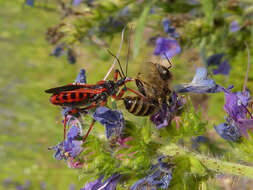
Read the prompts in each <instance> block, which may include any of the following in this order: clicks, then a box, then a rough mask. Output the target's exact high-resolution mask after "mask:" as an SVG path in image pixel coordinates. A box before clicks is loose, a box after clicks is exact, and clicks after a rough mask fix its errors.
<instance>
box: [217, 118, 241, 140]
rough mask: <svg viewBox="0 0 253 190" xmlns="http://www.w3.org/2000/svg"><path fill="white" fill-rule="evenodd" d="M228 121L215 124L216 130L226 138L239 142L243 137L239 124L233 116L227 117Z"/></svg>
mask: <svg viewBox="0 0 253 190" xmlns="http://www.w3.org/2000/svg"><path fill="white" fill-rule="evenodd" d="M226 120H227V122H225V123H221V124H219V125H217V126H214V128H215V130H216V132H217V133H218V134H219V135H220V136H221V137H222V138H223V139H225V140H227V141H233V142H238V141H239V140H240V138H241V133H240V131H239V129H238V126H237V125H236V123H235V122H234V121H233V119H231V118H227V119H226Z"/></svg>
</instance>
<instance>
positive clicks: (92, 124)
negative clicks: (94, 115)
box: [83, 119, 96, 142]
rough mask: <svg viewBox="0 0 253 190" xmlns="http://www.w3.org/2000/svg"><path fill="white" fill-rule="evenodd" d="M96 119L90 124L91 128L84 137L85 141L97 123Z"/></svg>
mask: <svg viewBox="0 0 253 190" xmlns="http://www.w3.org/2000/svg"><path fill="white" fill-rule="evenodd" d="M95 122H96V120H95V119H93V120H92V122H91V124H90V128H89V130H88V131H87V133H86V135H85V136H84V137H83V142H85V140H86V138H87V137H88V136H89V134H90V132H91V129H92V128H93V126H94V124H95Z"/></svg>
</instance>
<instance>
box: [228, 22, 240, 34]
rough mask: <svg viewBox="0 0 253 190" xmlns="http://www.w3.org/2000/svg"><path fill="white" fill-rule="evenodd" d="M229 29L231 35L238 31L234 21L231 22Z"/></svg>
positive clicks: (238, 26)
mask: <svg viewBox="0 0 253 190" xmlns="http://www.w3.org/2000/svg"><path fill="white" fill-rule="evenodd" d="M229 29H230V32H232V33H233V32H237V31H238V30H240V25H239V23H238V21H236V20H234V21H233V22H231V24H230V26H229Z"/></svg>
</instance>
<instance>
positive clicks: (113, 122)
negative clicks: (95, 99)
mask: <svg viewBox="0 0 253 190" xmlns="http://www.w3.org/2000/svg"><path fill="white" fill-rule="evenodd" d="M93 118H94V119H95V120H96V121H99V122H100V123H101V124H102V125H104V126H105V128H106V137H107V138H108V139H109V138H110V137H111V136H112V135H115V136H117V137H119V136H120V135H121V133H122V131H123V129H124V127H125V120H124V117H123V114H122V113H121V112H120V111H117V110H115V111H113V110H110V109H109V108H107V107H102V106H101V107H98V108H97V109H96V111H95V112H94V114H93Z"/></svg>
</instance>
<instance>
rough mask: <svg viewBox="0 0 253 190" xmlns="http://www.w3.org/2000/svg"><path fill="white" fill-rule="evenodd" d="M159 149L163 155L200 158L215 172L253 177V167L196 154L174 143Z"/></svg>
mask: <svg viewBox="0 0 253 190" xmlns="http://www.w3.org/2000/svg"><path fill="white" fill-rule="evenodd" d="M158 151H159V152H160V153H162V154H163V155H168V156H172V157H174V156H182V155H187V154H188V155H189V156H193V157H194V158H195V159H197V160H199V161H200V162H201V163H202V164H203V165H204V166H205V167H206V168H208V169H209V170H212V171H214V172H217V173H223V174H231V175H236V176H242V177H248V178H253V167H250V166H245V165H241V164H236V163H232V162H227V161H222V160H219V159H216V158H210V157H208V156H205V155H201V154H196V153H193V152H190V151H189V150H187V149H185V148H182V147H180V146H178V145H176V144H173V143H171V144H170V145H166V146H164V147H162V148H160V149H159V150H158Z"/></svg>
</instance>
